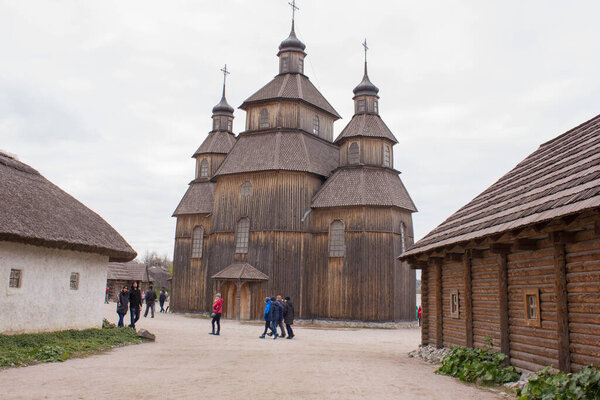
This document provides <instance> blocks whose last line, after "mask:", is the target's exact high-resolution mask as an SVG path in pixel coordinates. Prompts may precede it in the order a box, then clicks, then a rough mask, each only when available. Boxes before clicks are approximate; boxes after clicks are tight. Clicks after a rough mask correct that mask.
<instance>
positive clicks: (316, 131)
mask: <svg viewBox="0 0 600 400" xmlns="http://www.w3.org/2000/svg"><path fill="white" fill-rule="evenodd" d="M313 133H314V134H315V135H318V134H319V116H318V115H315V117H314V118H313Z"/></svg>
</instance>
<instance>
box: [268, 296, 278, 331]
mask: <svg viewBox="0 0 600 400" xmlns="http://www.w3.org/2000/svg"><path fill="white" fill-rule="evenodd" d="M278 320H279V304H277V301H276V300H275V296H272V297H271V308H269V321H271V332H272V334H273V339H277V338H278V337H279V335H278V334H277V321H278Z"/></svg>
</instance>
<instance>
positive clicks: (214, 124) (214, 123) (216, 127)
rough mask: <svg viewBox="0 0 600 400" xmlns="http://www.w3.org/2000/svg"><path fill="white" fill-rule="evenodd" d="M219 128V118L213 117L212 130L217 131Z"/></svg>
mask: <svg viewBox="0 0 600 400" xmlns="http://www.w3.org/2000/svg"><path fill="white" fill-rule="evenodd" d="M220 128H221V120H220V119H219V118H215V119H214V120H213V131H218V130H219V129H220Z"/></svg>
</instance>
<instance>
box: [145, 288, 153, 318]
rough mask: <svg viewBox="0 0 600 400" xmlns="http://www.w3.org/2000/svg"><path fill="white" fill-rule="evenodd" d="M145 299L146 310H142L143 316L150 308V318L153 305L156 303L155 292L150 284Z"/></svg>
mask: <svg viewBox="0 0 600 400" xmlns="http://www.w3.org/2000/svg"><path fill="white" fill-rule="evenodd" d="M145 299H146V311H145V312H144V318H146V317H147V316H148V309H150V310H151V311H152V317H151V318H154V305H155V304H156V292H155V291H154V288H153V287H152V286H150V288H148V291H147V292H146V296H145Z"/></svg>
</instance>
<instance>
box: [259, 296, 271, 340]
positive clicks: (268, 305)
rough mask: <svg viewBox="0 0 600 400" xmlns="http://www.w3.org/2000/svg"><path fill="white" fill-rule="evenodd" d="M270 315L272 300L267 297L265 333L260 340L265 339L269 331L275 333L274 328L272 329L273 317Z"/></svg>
mask: <svg viewBox="0 0 600 400" xmlns="http://www.w3.org/2000/svg"><path fill="white" fill-rule="evenodd" d="M270 315H271V298H270V297H265V331H264V332H263V334H262V335H260V336H259V338H261V339H264V338H265V335H266V334H267V330H268V329H271V332H273V328H272V327H271V316H270ZM269 336H270V335H269Z"/></svg>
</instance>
